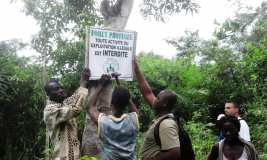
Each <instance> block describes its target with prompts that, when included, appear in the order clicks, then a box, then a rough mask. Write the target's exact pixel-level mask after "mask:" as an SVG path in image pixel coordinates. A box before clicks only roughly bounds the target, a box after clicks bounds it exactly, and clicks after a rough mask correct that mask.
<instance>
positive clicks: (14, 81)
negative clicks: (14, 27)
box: [0, 41, 45, 160]
mask: <svg viewBox="0 0 267 160" xmlns="http://www.w3.org/2000/svg"><path fill="white" fill-rule="evenodd" d="M21 47H23V45H22V44H21V43H19V42H17V41H9V42H1V43H0V50H1V55H2V56H1V58H0V59H1V67H0V68H1V70H2V69H3V70H4V71H5V74H6V79H5V80H6V83H7V84H8V88H6V91H5V94H6V95H5V96H6V97H7V98H5V97H4V98H1V99H0V104H1V107H0V119H1V121H0V130H1V131H2V132H1V133H2V136H1V138H0V142H1V144H2V145H1V147H0V153H1V154H0V155H1V156H0V158H1V159H8V160H9V159H14V158H15V157H16V158H21V159H29V157H31V158H32V159H37V157H39V156H41V154H42V151H43V149H44V133H45V132H44V124H43V123H42V107H43V104H44V98H45V97H44V94H43V92H42V87H41V86H42V84H41V82H40V79H41V77H40V75H38V73H39V72H40V68H38V66H36V65H28V63H27V61H28V60H27V59H25V58H19V57H17V56H16V52H17V50H19V49H20V48H21ZM33 126H34V127H33Z"/></svg>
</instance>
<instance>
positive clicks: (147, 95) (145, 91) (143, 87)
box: [133, 57, 156, 106]
mask: <svg viewBox="0 0 267 160" xmlns="http://www.w3.org/2000/svg"><path fill="white" fill-rule="evenodd" d="M133 67H134V71H135V74H136V79H137V81H138V84H139V88H140V91H141V93H142V95H143V97H144V99H145V100H146V101H147V103H148V104H149V105H150V106H153V103H154V101H155V99H156V97H155V95H154V93H153V92H152V89H151V88H150V86H149V84H148V82H147V81H146V80H145V77H144V75H143V73H142V72H141V71H140V69H139V66H138V63H137V60H136V57H135V58H134V63H133Z"/></svg>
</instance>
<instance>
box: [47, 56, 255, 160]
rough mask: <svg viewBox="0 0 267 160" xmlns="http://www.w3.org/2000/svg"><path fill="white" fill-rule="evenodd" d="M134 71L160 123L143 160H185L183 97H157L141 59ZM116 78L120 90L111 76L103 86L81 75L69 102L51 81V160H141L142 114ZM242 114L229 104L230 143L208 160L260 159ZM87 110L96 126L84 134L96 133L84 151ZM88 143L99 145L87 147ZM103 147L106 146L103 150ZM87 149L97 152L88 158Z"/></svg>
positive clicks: (225, 121)
mask: <svg viewBox="0 0 267 160" xmlns="http://www.w3.org/2000/svg"><path fill="white" fill-rule="evenodd" d="M133 67H134V71H135V75H136V79H137V82H138V84H139V88H140V92H141V94H142V95H143V97H144V99H145V101H146V102H147V103H148V104H149V105H150V106H151V107H152V109H153V110H154V113H155V118H154V119H153V120H152V122H151V123H150V127H149V129H148V130H147V132H146V133H145V135H144V142H143V144H142V148H141V159H142V160H172V159H173V160H180V159H184V158H183V154H181V153H182V152H181V147H183V146H181V145H180V144H182V143H180V138H181V137H179V136H181V135H179V133H180V132H179V126H178V124H177V123H176V122H175V120H174V115H173V114H172V109H173V108H174V106H175V104H176V102H177V95H176V94H175V92H173V91H170V90H162V91H161V92H160V93H159V94H158V95H155V94H154V93H153V92H152V89H151V87H150V85H149V83H148V82H147V81H146V79H145V77H144V75H143V73H142V72H141V71H140V69H139V66H138V63H137V60H136V59H134V62H133ZM112 76H113V77H114V78H115V79H116V83H117V86H116V87H110V86H111V82H110V81H111V77H110V76H109V75H102V77H101V78H100V79H99V80H97V81H89V77H90V70H89V69H85V70H84V71H83V73H82V75H81V80H80V87H79V88H78V89H77V90H76V91H75V92H74V94H73V95H72V96H70V97H67V94H66V92H65V90H64V89H63V88H62V86H61V85H60V83H59V82H58V81H56V80H50V81H48V82H47V83H46V85H45V87H44V89H45V92H46V94H47V96H48V97H49V99H48V100H47V104H46V107H45V109H44V121H45V123H46V127H47V135H48V140H47V143H48V144H47V145H48V151H49V157H48V158H49V159H52V160H78V159H79V158H80V153H81V152H82V153H83V155H88V156H91V157H98V156H99V158H100V159H102V160H134V159H136V157H135V148H136V146H135V143H136V137H137V132H138V129H139V121H138V115H139V113H138V109H137V107H136V105H135V104H134V103H133V102H132V100H131V95H130V92H129V90H128V89H127V88H125V87H122V86H121V85H120V83H119V80H118V76H119V75H118V74H113V75H112ZM92 86H94V87H92ZM107 88H113V89H112V94H108V93H107V94H103V92H107V90H106V89H107ZM102 101H105V103H103V102H102ZM109 101H110V102H109ZM231 107H232V108H231ZM126 109H128V112H127V113H125V110H126ZM236 110H237V111H238V113H239V108H238V107H237V105H235V103H233V102H230V103H226V105H225V113H226V116H223V118H220V120H218V122H219V123H218V124H220V126H221V131H222V135H223V136H224V138H223V139H222V140H221V141H220V142H219V143H217V144H215V145H214V146H213V147H212V150H211V153H210V155H209V156H208V160H217V159H219V160H239V159H240V160H256V159H257V155H256V151H255V148H254V146H253V145H252V144H251V142H250V137H249V133H248V139H246V138H247V134H245V136H246V137H245V138H243V137H242V134H243V130H244V129H243V126H244V124H245V126H246V127H245V129H248V127H247V124H246V123H245V121H243V120H241V118H240V117H239V115H238V114H232V113H233V111H236ZM81 111H85V112H86V113H87V114H88V117H87V118H86V119H87V121H88V122H86V123H92V124H94V126H95V130H94V129H91V130H90V129H88V127H87V128H86V127H85V132H84V134H85V133H86V132H94V133H91V134H90V135H91V136H90V137H88V136H87V137H86V138H84V137H83V139H82V141H84V142H82V143H83V145H82V147H80V143H79V140H78V137H77V126H76V123H75V117H76V116H77V115H78V113H80V112H81ZM221 117H222V116H221ZM159 124H160V125H159ZM240 124H241V128H240ZM157 127H158V128H159V129H158V137H159V139H160V145H159V144H158V142H157V141H158V140H157V138H156V137H155V128H157ZM89 128H90V127H89ZM239 131H240V132H239ZM238 133H239V134H240V136H239V134H238ZM88 139H90V142H91V141H92V142H93V143H87V141H88ZM98 142H99V146H100V147H98ZM80 148H82V149H80ZM83 148H91V149H89V152H88V153H85V154H84V152H83V151H82V150H83ZM188 160H189V159H188Z"/></svg>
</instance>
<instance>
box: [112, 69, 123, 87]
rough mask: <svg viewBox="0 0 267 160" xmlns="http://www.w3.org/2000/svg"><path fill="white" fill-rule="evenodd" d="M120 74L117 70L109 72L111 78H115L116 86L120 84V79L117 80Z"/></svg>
mask: <svg viewBox="0 0 267 160" xmlns="http://www.w3.org/2000/svg"><path fill="white" fill-rule="evenodd" d="M120 75H121V74H120V73H118V72H114V73H112V74H111V76H112V77H113V78H115V80H116V83H117V85H118V86H119V85H120V81H119V76H120Z"/></svg>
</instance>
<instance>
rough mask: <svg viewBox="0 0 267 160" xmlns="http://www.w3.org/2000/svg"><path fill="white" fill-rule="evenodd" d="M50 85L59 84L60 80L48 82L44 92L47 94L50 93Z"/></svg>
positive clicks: (52, 79)
mask: <svg viewBox="0 0 267 160" xmlns="http://www.w3.org/2000/svg"><path fill="white" fill-rule="evenodd" d="M50 83H59V81H58V79H55V78H51V79H50V80H49V81H47V82H46V83H45V85H44V90H45V92H46V94H49V93H50Z"/></svg>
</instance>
